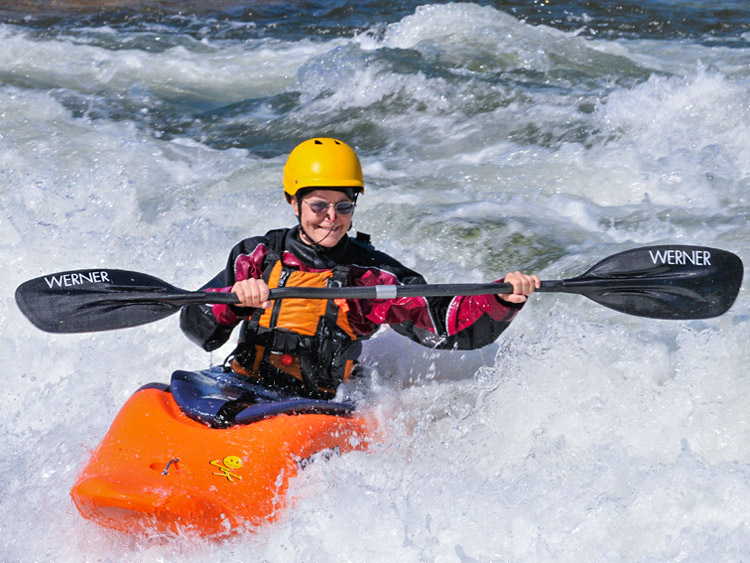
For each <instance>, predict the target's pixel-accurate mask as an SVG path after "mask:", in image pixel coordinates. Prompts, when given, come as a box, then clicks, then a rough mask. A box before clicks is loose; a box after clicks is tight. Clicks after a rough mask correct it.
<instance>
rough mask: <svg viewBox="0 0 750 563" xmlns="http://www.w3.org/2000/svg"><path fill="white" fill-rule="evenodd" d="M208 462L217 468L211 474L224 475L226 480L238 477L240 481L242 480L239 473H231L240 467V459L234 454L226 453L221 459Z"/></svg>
mask: <svg viewBox="0 0 750 563" xmlns="http://www.w3.org/2000/svg"><path fill="white" fill-rule="evenodd" d="M208 463H210V464H211V465H213V466H214V467H217V468H218V469H219V471H218V472H214V473H212V475H217V476H219V477H226V478H227V480H228V481H232V482H233V481H234V480H235V479H239V480H240V481H242V476H241V475H237V474H236V473H233V471H236V470H238V469H240V468H241V467H242V460H241V459H240V458H239V457H237V456H236V455H228V456H227V457H225V458H224V459H222V460H219V459H213V460H211V461H209V462H208Z"/></svg>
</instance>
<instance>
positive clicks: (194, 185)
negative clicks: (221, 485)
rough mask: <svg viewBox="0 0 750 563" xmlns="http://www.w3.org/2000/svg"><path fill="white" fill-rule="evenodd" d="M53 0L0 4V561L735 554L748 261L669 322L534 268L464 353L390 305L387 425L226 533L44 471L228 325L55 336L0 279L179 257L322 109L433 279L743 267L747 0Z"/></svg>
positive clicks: (242, 214) (187, 275)
mask: <svg viewBox="0 0 750 563" xmlns="http://www.w3.org/2000/svg"><path fill="white" fill-rule="evenodd" d="M45 4H48V3H46V2H41V1H35V0H19V1H18V2H15V3H14V2H3V7H0V257H2V263H3V267H2V269H0V354H2V366H3V375H2V393H0V431H1V432H2V449H1V451H0V561H2V562H15V561H23V562H34V561H54V562H67V561H118V562H119V561H123V562H124V561H127V562H133V561H144V562H147V561H148V562H151V561H154V562H157V561H196V562H197V561H200V562H205V561H215V562H219V561H221V562H230V561H242V562H248V563H250V562H252V563H255V562H259V561H270V562H280V563H283V562H290V561H295V562H296V561H299V562H303V561H304V562H338V561H353V562H384V563H385V562H393V563H404V562H407V563H411V562H415V563H416V562H433V561H434V562H454V561H455V562H464V563H468V562H477V561H478V562H490V561H493V562H500V561H513V562H536V561H540V562H546V561H571V562H580V561H643V562H665V561H698V562H716V561H742V560H744V561H748V560H750V407H749V405H750V370H748V365H749V364H750V346H748V342H749V340H750V339H749V337H750V304H749V303H748V298H747V295H746V294H745V293H744V288H743V290H742V291H741V292H740V296H739V298H738V300H737V302H736V303H735V305H734V307H733V308H732V309H731V310H730V311H729V312H728V313H727V314H725V315H723V316H721V317H719V318H716V319H710V320H701V321H683V322H676V321H658V320H648V319H642V318H637V317H632V316H627V315H624V314H620V313H617V312H614V311H611V310H609V309H606V308H604V307H602V306H600V305H597V304H595V303H593V302H591V301H588V300H586V299H585V298H583V297H578V296H572V295H557V294H543V295H541V294H540V295H535V296H533V297H532V299H531V300H530V302H529V303H528V305H527V306H526V307H525V308H524V310H523V311H522V312H521V314H520V315H519V316H518V318H517V320H516V321H515V322H514V323H513V325H512V326H511V328H510V329H508V330H507V331H506V332H505V333H504V334H503V336H502V337H501V338H500V339H499V340H498V342H497V343H496V344H495V345H493V346H490V347H487V348H485V349H483V350H480V351H476V352H471V353H461V352H441V353H435V352H431V351H429V350H427V349H424V348H420V347H419V346H417V345H416V344H413V343H411V342H408V341H407V340H405V339H403V338H401V337H399V336H398V335H396V334H395V333H393V332H391V331H388V330H384V331H382V332H380V333H378V334H377V335H376V337H375V338H374V339H372V340H371V341H370V342H368V343H367V344H366V347H365V360H366V361H367V362H368V363H370V364H372V365H373V366H375V368H376V373H375V375H374V377H373V379H372V381H371V382H370V389H369V391H368V394H369V399H368V403H369V406H368V407H367V408H368V409H369V410H370V411H371V412H372V413H373V414H374V416H376V417H377V418H378V420H379V421H380V423H381V425H382V426H383V427H384V428H387V429H388V439H387V440H386V442H385V443H383V444H381V445H379V446H378V447H377V448H374V449H373V450H372V451H371V452H369V453H353V454H347V455H344V456H342V457H340V458H336V459H333V460H332V461H331V462H329V463H327V464H325V463H319V464H314V465H313V466H312V467H310V468H309V469H308V470H306V471H305V472H304V473H303V474H302V475H301V476H300V477H299V478H297V479H296V480H295V481H294V482H293V484H292V490H291V494H292V495H293V496H294V497H296V498H297V499H298V500H297V502H296V506H295V508H294V510H291V511H288V512H287V513H285V514H284V515H283V516H282V517H281V518H280V519H279V520H278V521H277V522H275V523H273V524H270V525H268V526H266V527H263V528H262V529H259V530H256V531H254V532H248V533H244V534H241V535H239V536H237V537H235V538H233V539H230V540H227V541H223V542H210V541H204V540H199V539H195V538H192V537H189V536H181V537H177V538H169V539H165V538H159V537H145V536H136V537H131V536H125V535H121V534H118V533H114V532H111V531H108V530H105V529H102V528H100V527H98V526H97V525H95V524H93V523H91V522H89V521H86V520H84V519H83V518H82V517H81V516H80V515H79V514H78V512H77V510H76V509H75V507H74V505H73V503H72V501H71V499H70V496H69V490H70V487H71V485H72V484H73V482H74V481H75V479H76V476H77V474H78V472H79V471H80V469H81V468H82V466H83V464H84V463H85V462H86V460H87V459H88V456H89V455H90V453H91V451H92V450H93V449H94V448H95V447H96V445H97V444H98V442H99V440H100V439H101V438H102V437H103V435H104V434H105V432H106V431H107V429H108V427H109V424H110V422H111V421H112V419H113V417H114V416H115V414H116V413H117V411H118V409H119V407H120V406H121V405H122V404H123V403H124V402H125V400H126V399H127V398H128V397H129V396H130V394H131V393H132V392H133V391H135V390H136V389H137V388H138V387H139V386H141V385H143V384H145V383H148V382H151V381H159V382H166V381H168V377H169V374H170V373H171V371H173V370H175V369H179V368H204V367H207V366H209V365H212V364H216V363H219V362H221V361H222V360H223V359H224V356H225V355H226V354H227V353H228V352H229V351H230V350H231V347H230V346H227V347H225V348H223V349H221V350H220V351H217V352H214V353H213V354H211V355H209V354H206V353H204V352H203V351H201V350H200V349H199V348H198V347H197V346H195V345H194V344H192V343H191V342H190V341H188V340H187V339H186V338H185V337H184V336H183V335H182V334H181V333H180V331H179V327H178V322H177V318H176V317H171V318H168V319H165V320H162V321H159V322H157V323H154V324H151V325H147V326H143V327H139V328H131V329H126V330H120V331H114V332H107V333H96V334H80V335H51V334H47V333H43V332H41V331H39V330H37V329H35V328H34V327H33V326H32V325H31V324H30V323H29V322H28V321H26V319H25V318H24V317H23V316H22V315H21V313H20V312H19V311H18V309H17V307H16V305H15V301H14V298H13V294H14V291H15V288H16V287H17V286H18V285H19V284H20V283H22V282H23V281H25V280H27V279H30V278H34V277H37V276H41V275H43V274H48V273H52V272H56V271H61V270H70V269H75V268H94V267H110V268H123V269H130V270H137V271H142V272H147V273H150V274H152V275H155V276H157V277H159V278H162V279H164V280H167V281H169V282H170V283H173V284H175V285H177V286H179V287H184V288H189V289H194V288H196V287H199V286H200V285H202V284H203V283H204V282H205V281H207V280H208V279H209V278H211V277H213V275H214V274H215V273H216V272H218V270H219V269H220V268H222V267H223V265H224V262H225V260H226V256H227V253H228V251H229V250H230V248H231V247H232V245H233V244H234V243H235V242H236V241H238V240H239V239H241V238H243V237H245V236H249V235H255V234H260V233H263V232H265V231H266V230H267V229H270V228H275V227H280V226H287V225H291V224H292V223H293V215H292V211H291V209H290V208H289V207H288V205H287V204H286V203H285V201H284V199H283V197H282V192H281V168H282V165H283V162H284V160H285V158H286V155H287V154H288V152H289V151H290V150H291V148H292V147H293V146H294V145H295V144H296V143H298V142H299V141H301V140H304V139H306V138H309V137H311V136H316V135H326V136H335V137H339V138H341V139H343V140H345V141H347V142H348V143H350V144H351V145H352V146H354V147H356V149H357V150H358V152H359V154H360V156H361V158H362V162H363V167H364V173H365V178H366V183H367V185H366V190H367V191H366V194H365V196H364V197H362V198H361V199H360V205H359V206H358V208H357V213H356V215H355V219H354V223H355V226H356V227H357V228H359V229H360V230H362V231H365V232H368V233H370V234H371V235H372V237H373V240H374V242H375V244H376V245H377V246H378V247H379V248H381V249H382V250H384V251H386V252H388V253H390V254H392V255H394V256H396V257H398V258H399V259H400V260H401V261H403V262H404V263H405V264H407V265H409V266H411V267H413V268H415V269H417V270H418V271H420V272H422V273H423V274H424V275H425V277H426V278H427V279H428V281H430V282H434V283H447V282H479V281H489V280H493V279H496V278H498V277H501V276H503V275H504V274H505V273H506V272H508V271H510V270H516V269H521V270H523V271H527V272H532V273H538V274H539V275H540V276H541V277H542V278H544V279H560V278H563V277H572V276H576V275H578V274H580V273H582V272H583V271H585V270H586V269H587V268H588V267H589V266H591V265H593V264H594V263H596V262H597V261H598V260H600V259H602V258H604V257H606V256H609V255H611V254H614V253H616V252H619V251H622V250H626V249H629V248H633V247H637V246H643V245H649V244H664V243H677V244H697V245H706V246H713V247H719V248H723V249H726V250H729V251H732V252H735V253H737V254H738V255H740V256H741V257H742V258H743V260H744V261H745V262H746V263H748V264H750V227H749V224H748V215H749V213H750V201H749V200H748V193H750V93H749V92H750V8H749V7H748V4H747V2H744V1H741V0H736V1H722V2H715V1H714V2H709V1H708V0H698V1H694V2H676V1H668V0H663V1H657V0H651V1H644V0H629V1H626V2H601V3H598V2H594V1H591V2H578V1H573V0H563V1H556V0H550V1H549V2H546V1H541V0H539V1H534V2H531V1H528V2H521V1H520V0H519V1H515V2H513V1H508V2H495V3H488V2H483V3H473V4H472V3H464V4H461V3H457V4H444V3H435V4H427V3H420V2H416V1H406V2H376V1H375V0H367V1H363V2H352V3H345V2H339V1H330V2H325V1H322V0H320V1H317V2H304V3H280V2H249V1H245V2H242V1H240V0H237V1H234V2H232V1H228V0H223V1H221V2H216V3H213V4H212V6H214V8H212V7H211V6H209V4H211V2H190V3H188V4H185V5H186V6H187V9H185V10H184V11H183V12H180V11H179V9H178V7H179V5H180V3H179V2H177V1H176V0H175V1H174V2H170V1H168V0H161V1H157V0H153V1H151V2H149V1H141V2H135V1H133V2H132V3H131V4H132V5H133V6H135V7H134V8H132V9H131V8H128V4H129V3H128V2H125V1H120V2H116V1H112V2H107V3H101V4H106V5H107V6H111V8H107V9H101V10H99V11H97V10H96V9H94V8H91V6H93V5H95V4H100V3H95V2H75V1H73V0H66V1H61V2H58V3H52V4H55V5H56V8H55V9H54V10H52V9H46V8H44V6H45ZM76 4H79V5H76ZM118 4H119V7H118ZM746 276H747V272H746Z"/></svg>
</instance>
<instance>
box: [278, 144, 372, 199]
mask: <svg viewBox="0 0 750 563" xmlns="http://www.w3.org/2000/svg"><path fill="white" fill-rule="evenodd" d="M303 188H355V189H356V190H357V191H359V192H361V193H364V191H365V183H364V179H363V177H362V166H361V165H360V163H359V158H357V154H356V153H355V152H354V150H353V149H352V148H351V147H350V146H349V145H347V144H346V143H344V142H343V141H339V140H337V139H331V138H329V137H317V138H315V139H310V140H308V141H304V142H303V143H300V144H299V145H297V146H296V147H294V150H292V152H291V154H290V155H289V158H287V160H286V164H285V165H284V195H286V200H287V201H291V199H292V196H294V195H296V194H297V192H298V191H299V190H301V189H303Z"/></svg>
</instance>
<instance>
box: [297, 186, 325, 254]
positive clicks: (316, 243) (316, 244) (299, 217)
mask: <svg viewBox="0 0 750 563" xmlns="http://www.w3.org/2000/svg"><path fill="white" fill-rule="evenodd" d="M297 212H298V213H297V223H299V232H300V233H302V236H303V237H305V238H306V239H307V240H308V241H310V245H311V246H312V247H313V248H314V249H315V250H317V251H318V252H326V250H327V249H326V247H325V246H321V244H320V243H321V242H323V241H324V240H325V239H326V238H327V237H328V235H330V234H331V231H328V234H326V236H324V237H323V238H322V239H320V240H319V241H316V240H315V239H313V238H312V237H311V236H310V235H308V234H307V232H306V231H305V228H304V227H303V226H302V198H297Z"/></svg>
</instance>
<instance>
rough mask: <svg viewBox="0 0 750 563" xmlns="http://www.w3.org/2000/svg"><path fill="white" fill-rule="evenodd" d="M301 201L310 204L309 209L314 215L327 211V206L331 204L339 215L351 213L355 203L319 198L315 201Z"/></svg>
mask: <svg viewBox="0 0 750 563" xmlns="http://www.w3.org/2000/svg"><path fill="white" fill-rule="evenodd" d="M303 201H304V202H305V203H306V204H307V205H309V206H310V211H312V212H313V213H315V214H316V215H323V214H324V213H328V208H329V207H331V206H333V208H334V209H335V210H336V213H338V214H339V215H351V214H352V213H354V207H355V204H354V203H353V202H351V201H339V202H338V203H328V202H327V201H321V200H319V199H318V200H315V201H307V200H303Z"/></svg>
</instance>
